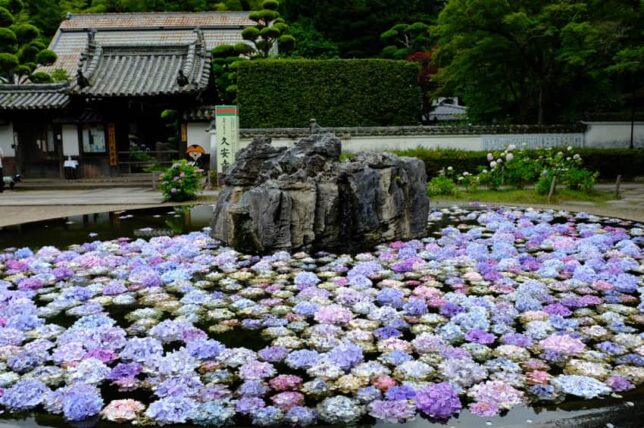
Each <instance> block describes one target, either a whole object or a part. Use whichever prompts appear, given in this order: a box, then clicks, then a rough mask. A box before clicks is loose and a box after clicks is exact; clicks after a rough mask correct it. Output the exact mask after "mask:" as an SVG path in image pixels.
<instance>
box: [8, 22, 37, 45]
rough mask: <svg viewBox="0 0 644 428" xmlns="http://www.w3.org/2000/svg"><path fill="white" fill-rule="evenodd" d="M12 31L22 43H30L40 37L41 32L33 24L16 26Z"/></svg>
mask: <svg viewBox="0 0 644 428" xmlns="http://www.w3.org/2000/svg"><path fill="white" fill-rule="evenodd" d="M12 29H13V32H14V33H16V37H17V38H18V41H19V42H20V43H28V42H30V41H32V40H33V39H35V38H36V37H38V36H39V35H40V30H38V28H37V27H36V26H35V25H31V24H20V25H15V26H14V27H12Z"/></svg>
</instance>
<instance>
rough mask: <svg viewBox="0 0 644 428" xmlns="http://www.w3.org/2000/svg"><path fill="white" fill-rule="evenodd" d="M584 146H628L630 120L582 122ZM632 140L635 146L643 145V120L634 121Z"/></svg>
mask: <svg viewBox="0 0 644 428" xmlns="http://www.w3.org/2000/svg"><path fill="white" fill-rule="evenodd" d="M584 124H585V125H586V126H587V128H586V133H585V135H584V145H585V146H586V147H620V148H628V146H629V143H630V140H631V123H630V122H584ZM634 125H635V126H634V129H633V130H634V132H633V141H634V145H635V147H644V122H635V124H634Z"/></svg>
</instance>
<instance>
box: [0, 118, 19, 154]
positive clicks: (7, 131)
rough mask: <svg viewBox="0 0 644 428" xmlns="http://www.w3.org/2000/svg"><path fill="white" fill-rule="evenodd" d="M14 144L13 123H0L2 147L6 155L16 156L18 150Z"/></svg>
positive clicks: (0, 145)
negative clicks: (14, 147)
mask: <svg viewBox="0 0 644 428" xmlns="http://www.w3.org/2000/svg"><path fill="white" fill-rule="evenodd" d="M12 144H13V123H11V122H9V124H8V125H0V147H2V152H3V153H4V155H5V156H6V157H14V156H16V151H15V150H14V149H13V147H11V146H12Z"/></svg>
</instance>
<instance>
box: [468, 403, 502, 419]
mask: <svg viewBox="0 0 644 428" xmlns="http://www.w3.org/2000/svg"><path fill="white" fill-rule="evenodd" d="M470 413H472V414H473V415H476V416H480V417H483V418H491V417H492V416H496V415H498V414H499V408H498V407H497V406H496V404H494V403H488V402H486V401H479V402H476V403H472V404H470Z"/></svg>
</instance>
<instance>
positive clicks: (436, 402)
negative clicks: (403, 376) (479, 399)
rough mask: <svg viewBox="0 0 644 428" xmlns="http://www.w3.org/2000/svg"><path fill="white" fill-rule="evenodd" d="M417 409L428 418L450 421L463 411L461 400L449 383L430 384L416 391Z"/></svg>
mask: <svg viewBox="0 0 644 428" xmlns="http://www.w3.org/2000/svg"><path fill="white" fill-rule="evenodd" d="M416 407H417V408H418V410H420V411H421V412H423V413H425V414H426V415H427V416H429V417H432V418H436V419H448V418H449V417H451V416H452V415H453V414H454V413H457V412H458V411H459V410H461V407H462V405H461V400H460V399H459V398H458V393H457V391H456V389H455V388H454V386H453V385H452V384H450V383H448V382H441V383H434V384H430V385H428V386H426V387H424V388H422V389H419V390H418V391H416Z"/></svg>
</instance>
